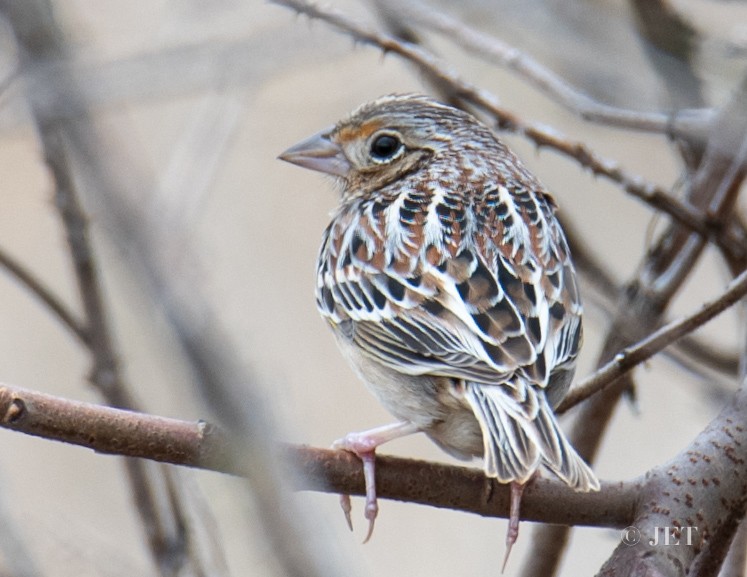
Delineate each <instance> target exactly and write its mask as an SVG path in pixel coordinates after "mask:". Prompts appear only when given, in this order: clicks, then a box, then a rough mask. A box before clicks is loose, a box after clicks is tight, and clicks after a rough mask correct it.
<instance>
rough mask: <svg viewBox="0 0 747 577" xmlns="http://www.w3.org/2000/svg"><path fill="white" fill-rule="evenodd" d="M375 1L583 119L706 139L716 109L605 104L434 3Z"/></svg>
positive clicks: (527, 56) (646, 130) (408, 0)
mask: <svg viewBox="0 0 747 577" xmlns="http://www.w3.org/2000/svg"><path fill="white" fill-rule="evenodd" d="M375 3H376V4H377V5H378V6H379V7H380V8H381V9H382V10H383V11H385V12H389V13H391V14H392V15H396V18H397V19H398V20H400V21H402V20H404V21H406V22H407V23H408V24H410V25H412V24H415V25H419V26H423V27H425V28H427V29H429V30H433V31H435V32H437V33H439V34H441V35H442V36H443V37H444V38H446V39H448V40H450V41H452V42H454V43H455V44H456V45H457V46H459V47H460V48H463V49H465V50H468V51H470V52H472V53H474V54H476V55H477V56H479V57H481V58H483V59H486V60H488V61H490V62H492V63H494V64H498V65H500V66H504V67H506V68H509V69H510V70H512V71H514V72H515V73H516V74H518V75H519V76H520V77H521V78H523V79H524V80H526V81H527V82H529V83H530V84H532V85H533V86H534V87H535V88H537V89H538V90H540V91H541V92H543V93H544V94H546V95H547V96H548V97H549V98H551V99H552V100H553V101H554V102H557V103H558V104H561V105H562V106H565V107H566V108H567V109H569V110H571V111H572V112H574V113H575V114H577V115H578V116H579V117H581V118H582V119H584V120H588V121H591V122H598V123H602V124H606V125H609V126H614V127H618V128H628V129H633V130H641V131H644V132H654V133H659V134H666V135H670V136H673V137H675V138H682V139H685V140H688V141H693V142H698V141H703V140H704V139H705V136H706V134H707V133H708V128H709V126H710V124H711V122H712V121H713V116H714V111H713V110H688V111H680V112H676V113H674V114H664V113H661V112H640V111H636V110H626V109H622V108H617V107H615V106H610V105H607V104H603V103H601V102H598V101H597V100H594V99H593V98H591V97H590V96H588V95H587V94H584V93H583V92H581V91H579V90H578V89H576V88H575V87H573V86H571V85H570V84H568V83H567V82H566V81H565V80H563V79H562V78H561V77H559V76H558V75H557V74H555V73H554V72H553V71H552V70H550V69H549V68H547V67H546V66H544V65H542V64H541V63H540V62H538V61H537V60H535V59H533V58H532V57H531V56H529V55H528V54H525V53H523V52H522V51H521V50H519V49H518V48H516V47H515V46H511V45H509V44H507V43H506V42H504V41H502V40H500V39H498V38H496V37H494V36H491V35H489V34H485V33H484V32H481V31H480V30H477V29H476V28H473V27H471V26H468V25H466V24H465V23H463V22H461V21H459V20H457V19H456V18H453V17H451V16H449V15H448V14H446V13H444V12H439V11H438V10H437V9H436V8H435V7H434V6H431V5H429V6H425V5H424V4H423V3H422V2H419V1H416V0H407V1H406V2H393V1H392V0H376V1H375Z"/></svg>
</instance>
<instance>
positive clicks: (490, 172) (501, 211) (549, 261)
mask: <svg viewBox="0 0 747 577" xmlns="http://www.w3.org/2000/svg"><path fill="white" fill-rule="evenodd" d="M280 158H281V159H282V160H285V161H288V162H291V163H293V164H297V165H299V166H302V167H305V168H310V169H312V170H318V171H321V172H324V173H326V174H329V175H332V176H334V177H335V178H336V180H337V181H338V184H339V188H340V192H341V196H340V202H339V205H338V207H337V209H336V210H335V212H334V214H333V217H332V222H331V223H330V224H329V226H328V227H327V229H326V230H325V232H324V236H323V239H322V246H321V250H320V252H319V259H318V263H317V286H316V298H317V306H318V308H319V311H320V313H321V314H322V316H323V317H324V318H325V319H326V320H327V322H328V323H329V325H330V327H331V328H332V330H333V332H334V334H335V336H336V337H337V342H338V344H339V346H340V349H341V350H342V352H343V354H344V356H345V358H346V359H347V360H348V361H349V362H350V364H351V365H352V367H353V369H354V370H355V371H356V373H357V374H358V376H359V377H360V378H361V380H363V382H364V383H365V384H366V385H367V386H368V388H369V389H370V390H371V391H372V392H373V394H374V395H375V396H376V397H377V398H378V399H379V401H380V402H381V403H382V404H383V405H384V407H386V409H387V410H389V412H391V413H392V414H393V415H394V416H395V417H396V418H397V419H398V421H397V422H396V423H394V424H391V425H387V426H383V427H379V428H376V429H372V430H369V431H365V432H361V433H351V434H349V435H347V436H346V437H345V438H343V439H341V440H339V441H337V442H336V443H335V445H334V446H335V447H338V448H341V449H345V450H348V451H352V452H353V453H355V454H356V455H358V457H360V459H361V460H362V461H363V470H364V473H365V480H366V511H365V516H366V518H367V519H368V520H369V529H368V535H367V537H366V540H368V538H370V536H371V533H372V531H373V525H374V520H375V519H376V515H377V513H378V505H377V501H376V482H375V475H374V465H375V455H374V452H375V450H376V448H377V447H378V446H379V445H381V444H382V443H385V442H387V441H391V440H392V439H396V438H398V437H402V436H405V435H410V434H412V433H417V432H423V433H425V434H426V435H428V436H429V437H430V438H431V439H432V440H433V441H434V442H435V443H436V444H437V445H438V446H440V447H441V448H442V449H444V450H445V451H446V452H448V453H450V454H452V455H455V456H457V457H460V458H464V459H467V458H472V457H483V459H484V464H485V474H486V475H487V476H488V477H491V478H495V479H497V480H498V481H500V482H502V483H509V484H510V486H511V506H510V511H509V529H508V535H507V537H506V544H507V551H506V559H508V554H509V552H510V550H511V547H512V545H513V543H514V542H515V541H516V538H517V536H518V532H519V505H520V501H521V495H522V491H523V488H524V485H525V484H526V483H527V482H529V480H530V479H531V478H532V476H533V475H534V474H535V472H536V471H537V470H538V469H539V467H540V466H541V465H544V466H545V467H547V468H548V469H550V470H551V471H552V472H553V473H555V475H557V476H558V477H559V478H560V479H562V480H563V481H564V482H565V483H567V484H568V485H569V486H570V487H572V488H573V489H575V490H577V491H594V490H598V489H599V482H598V481H597V479H596V477H595V476H594V473H593V472H592V471H591V469H589V467H588V466H587V465H586V463H585V462H584V461H583V460H582V459H581V457H580V456H579V455H578V453H576V451H575V450H574V449H573V447H572V446H571V445H570V444H569V442H568V440H567V439H566V437H565V435H564V434H563V432H562V431H561V429H560V427H559V426H558V423H557V421H556V419H555V415H554V413H553V407H555V406H557V405H558V403H559V402H560V401H561V400H562V398H563V396H564V395H565V394H566V392H567V391H568V388H569V386H570V384H571V379H572V378H573V373H574V369H575V364H576V356H577V354H578V351H579V347H580V346H581V340H582V329H581V301H580V298H579V291H578V284H577V281H576V273H575V271H574V268H573V264H572V262H571V260H570V254H569V250H568V245H567V243H566V240H565V237H564V235H563V231H562V230H561V228H560V225H559V223H558V221H557V219H556V218H555V215H554V212H555V208H556V206H555V201H554V200H553V198H552V196H550V194H549V192H548V191H547V190H545V188H544V187H543V186H542V185H541V184H540V182H539V181H538V180H537V178H535V177H534V176H533V175H532V174H531V173H530V172H529V171H528V170H527V169H526V168H525V167H524V165H523V164H522V163H521V161H519V159H518V158H517V157H516V156H515V155H514V154H513V153H512V152H511V151H510V150H509V149H508V148H507V147H506V145H505V144H503V142H501V141H500V140H499V139H498V138H497V137H496V136H495V134H493V132H492V131H491V130H490V129H489V128H487V127H486V126H485V125H483V124H482V123H480V122H479V121H478V120H477V119H475V118H474V117H473V116H471V115H469V114H467V113H466V112H463V111H461V110H458V109H455V108H452V107H450V106H446V105H444V104H441V103H439V102H436V101H434V100H432V99H430V98H428V97H426V96H421V95H412V94H408V95H392V96H385V97H382V98H379V99H378V100H375V101H373V102H370V103H368V104H364V105H363V106H361V107H360V108H358V109H357V110H355V111H354V112H353V113H352V115H351V116H350V117H349V118H347V119H346V120H343V121H341V122H339V123H337V124H336V125H335V126H333V127H330V128H328V129H326V130H323V131H321V132H319V133H318V134H315V135H314V136H312V137H310V138H308V139H307V140H304V141H303V142H300V143H299V144H297V145H296V146H293V147H292V148H289V149H288V150H286V151H285V152H284V153H283V154H282V155H280ZM342 502H343V509H344V510H345V515H346V518H347V520H348V523H349V524H350V502H349V497H348V496H343V498H342ZM504 565H505V562H504Z"/></svg>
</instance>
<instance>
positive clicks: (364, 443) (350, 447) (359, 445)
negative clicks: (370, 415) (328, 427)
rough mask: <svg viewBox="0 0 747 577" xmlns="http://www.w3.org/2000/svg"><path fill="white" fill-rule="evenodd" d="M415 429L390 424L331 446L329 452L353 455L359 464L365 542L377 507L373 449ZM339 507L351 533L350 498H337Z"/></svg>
mask: <svg viewBox="0 0 747 577" xmlns="http://www.w3.org/2000/svg"><path fill="white" fill-rule="evenodd" d="M418 431H419V429H418V428H417V427H416V426H415V425H413V424H412V423H406V422H401V423H392V424H391V425H384V426H383V427H377V428H376V429H370V430H368V431H363V432H360V433H349V434H347V435H345V437H344V438H342V439H338V440H337V441H335V442H334V443H333V444H332V448H333V449H343V450H345V451H350V452H351V453H355V454H356V455H357V456H358V458H359V459H360V460H361V461H363V477H364V479H365V481H366V512H365V516H366V519H368V533H367V534H366V539H365V540H364V541H363V542H364V543H365V542H367V541H368V540H369V539H370V538H371V535H372V534H373V528H374V521H376V516H377V515H378V513H379V505H378V503H377V500H376V447H378V446H379V445H383V444H384V443H386V442H388V441H392V440H394V439H398V438H400V437H405V436H407V435H412V434H413V433H417V432H418ZM340 505H341V506H342V510H343V512H344V513H345V519H346V520H347V522H348V527H350V529H351V530H352V529H353V521H352V519H351V518H350V510H351V505H350V495H340Z"/></svg>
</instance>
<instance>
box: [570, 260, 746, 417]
mask: <svg viewBox="0 0 747 577" xmlns="http://www.w3.org/2000/svg"><path fill="white" fill-rule="evenodd" d="M745 294H747V271H745V272H743V273H742V274H741V275H739V277H737V278H736V279H734V280H733V281H732V282H731V283H730V285H729V287H728V289H727V290H726V291H725V292H724V293H723V294H722V295H720V296H719V297H718V298H717V299H714V300H713V301H711V302H708V303H706V304H704V305H703V306H702V307H701V309H700V310H699V311H697V312H696V313H693V314H691V315H690V316H687V317H685V318H683V319H680V320H678V321H673V322H671V323H669V324H668V325H665V326H663V327H661V328H660V329H659V330H657V331H656V332H654V333H653V334H651V335H649V336H648V337H646V338H645V339H643V340H642V341H640V342H638V343H636V344H635V345H633V346H630V347H627V348H624V349H623V350H621V351H620V352H619V353H617V354H616V355H615V358H614V359H613V360H611V361H610V362H608V363H607V364H606V365H604V366H603V367H602V368H600V369H599V370H598V371H596V372H595V373H594V374H593V375H591V376H589V377H587V378H586V379H584V380H583V381H581V382H580V383H578V384H577V385H576V386H575V387H574V389H573V390H572V391H571V392H570V393H568V395H567V396H566V397H565V399H563V402H562V403H561V404H560V406H559V407H558V408H557V412H558V413H563V412H565V411H567V410H568V409H570V408H571V407H574V406H576V405H577V404H578V403H580V402H581V401H584V400H586V399H588V398H589V397H590V396H591V395H593V394H595V393H598V392H599V391H601V390H603V389H604V388H605V387H607V386H609V385H610V384H612V383H613V382H614V381H615V379H617V378H619V377H620V376H621V375H623V374H624V373H625V372H627V371H629V370H630V369H631V368H632V367H635V366H637V365H640V364H641V363H643V362H645V361H646V360H648V359H650V358H651V357H652V356H654V355H655V354H656V353H658V352H659V351H661V350H662V349H664V348H665V347H667V346H669V345H670V344H671V343H673V342H674V341H676V340H677V339H679V338H681V337H682V336H684V335H685V334H687V333H689V332H692V331H694V330H695V329H697V328H698V327H700V326H702V325H703V324H705V323H707V322H708V321H710V320H711V319H712V318H714V317H715V316H717V315H719V314H721V313H722V312H724V311H725V310H726V309H728V308H729V307H731V306H732V305H734V304H736V303H737V302H739V300H740V299H742V297H744V295H745Z"/></svg>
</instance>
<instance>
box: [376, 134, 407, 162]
mask: <svg viewBox="0 0 747 577" xmlns="http://www.w3.org/2000/svg"><path fill="white" fill-rule="evenodd" d="M403 148H404V146H403V144H402V141H401V140H400V139H399V138H397V137H396V136H394V135H393V134H380V135H379V136H377V137H376V138H374V139H373V141H372V142H371V158H373V160H374V161H376V162H387V161H389V160H392V159H394V158H395V157H396V156H398V155H399V154H400V153H401V152H402V150H403Z"/></svg>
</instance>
